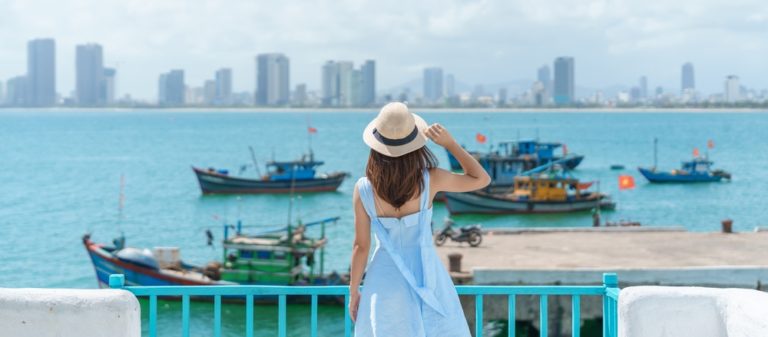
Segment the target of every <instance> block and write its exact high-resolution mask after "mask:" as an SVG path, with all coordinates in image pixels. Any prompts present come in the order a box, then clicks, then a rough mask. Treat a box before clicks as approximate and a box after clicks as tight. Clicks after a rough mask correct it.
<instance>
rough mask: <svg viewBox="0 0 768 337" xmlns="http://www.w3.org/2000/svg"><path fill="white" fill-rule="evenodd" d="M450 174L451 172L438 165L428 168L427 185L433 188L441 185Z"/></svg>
mask: <svg viewBox="0 0 768 337" xmlns="http://www.w3.org/2000/svg"><path fill="white" fill-rule="evenodd" d="M452 174H453V173H451V172H449V171H447V170H445V169H441V168H439V167H433V168H431V169H429V187H430V188H431V189H433V190H435V189H437V188H438V187H440V186H443V185H444V184H445V182H446V180H447V179H449V178H450V176H451V175H452Z"/></svg>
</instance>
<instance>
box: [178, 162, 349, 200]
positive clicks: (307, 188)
mask: <svg viewBox="0 0 768 337" xmlns="http://www.w3.org/2000/svg"><path fill="white" fill-rule="evenodd" d="M320 165H323V162H322V161H316V160H314V155H313V154H312V152H310V153H309V155H304V156H302V158H301V159H299V160H295V161H286V162H280V161H270V162H268V163H267V164H266V166H267V174H266V175H264V176H262V177H261V178H256V179H252V178H245V177H235V176H231V175H230V174H229V171H228V170H223V169H215V168H208V169H202V168H198V167H192V170H193V171H194V172H195V175H196V176H197V181H198V182H199V183H200V189H201V190H202V192H203V194H258V193H291V192H295V193H305V192H324V191H335V190H336V189H338V188H339V186H340V185H341V183H342V182H344V179H345V178H347V176H349V174H348V173H345V172H331V173H323V174H317V173H316V168H317V167H318V166H320ZM254 166H255V163H254Z"/></svg>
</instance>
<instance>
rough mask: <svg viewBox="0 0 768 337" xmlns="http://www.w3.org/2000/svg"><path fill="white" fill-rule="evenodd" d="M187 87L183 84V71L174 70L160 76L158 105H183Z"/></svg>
mask: <svg viewBox="0 0 768 337" xmlns="http://www.w3.org/2000/svg"><path fill="white" fill-rule="evenodd" d="M186 95H187V87H186V85H185V84H184V70H180V69H174V70H171V71H169V72H167V73H164V74H160V78H159V80H158V103H159V104H160V105H165V106H181V105H184V103H185V99H186Z"/></svg>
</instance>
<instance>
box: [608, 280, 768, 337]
mask: <svg viewBox="0 0 768 337" xmlns="http://www.w3.org/2000/svg"><path fill="white" fill-rule="evenodd" d="M767 335H768V294H766V293H764V292H761V291H756V290H746V289H712V288H698V287H629V288H625V289H623V290H622V291H621V295H620V296H619V336H621V337H657V336H697V337H747V336H767Z"/></svg>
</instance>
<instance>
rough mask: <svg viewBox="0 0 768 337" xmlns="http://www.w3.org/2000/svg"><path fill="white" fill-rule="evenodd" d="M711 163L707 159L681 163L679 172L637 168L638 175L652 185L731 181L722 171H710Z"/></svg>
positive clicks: (729, 175) (698, 158)
mask: <svg viewBox="0 0 768 337" xmlns="http://www.w3.org/2000/svg"><path fill="white" fill-rule="evenodd" d="M712 164H714V162H712V161H711V160H709V159H707V158H702V157H697V158H693V159H692V160H690V161H685V162H683V164H682V166H681V167H680V169H679V170H671V171H657V170H656V168H655V167H651V168H643V167H639V168H638V170H639V171H640V173H641V174H642V175H643V177H645V178H646V179H648V181H650V182H652V183H702V182H717V181H721V180H723V179H728V180H730V179H731V174H730V173H728V172H726V171H723V170H712Z"/></svg>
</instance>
